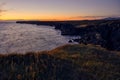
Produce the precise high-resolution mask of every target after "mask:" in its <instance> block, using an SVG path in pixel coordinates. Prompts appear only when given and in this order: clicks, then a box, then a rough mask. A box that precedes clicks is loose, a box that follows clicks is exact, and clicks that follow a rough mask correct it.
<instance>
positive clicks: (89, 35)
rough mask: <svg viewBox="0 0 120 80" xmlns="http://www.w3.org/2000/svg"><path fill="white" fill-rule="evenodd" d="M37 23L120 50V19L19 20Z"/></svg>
mask: <svg viewBox="0 0 120 80" xmlns="http://www.w3.org/2000/svg"><path fill="white" fill-rule="evenodd" d="M17 23H28V24H37V25H49V26H55V29H59V30H61V35H69V36H75V35H79V36H81V39H73V40H74V41H76V42H79V43H84V44H95V45H101V46H102V47H104V48H107V49H109V50H116V51H120V20H90V21H89V20H85V21H18V22H17Z"/></svg>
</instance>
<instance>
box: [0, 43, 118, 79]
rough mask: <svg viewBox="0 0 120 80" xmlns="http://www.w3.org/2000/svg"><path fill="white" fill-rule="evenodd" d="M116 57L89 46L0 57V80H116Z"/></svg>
mask: <svg viewBox="0 0 120 80" xmlns="http://www.w3.org/2000/svg"><path fill="white" fill-rule="evenodd" d="M119 79H120V53H118V52H110V51H107V50H105V49H103V48H101V47H99V46H93V45H87V46H86V45H83V44H81V45H65V46H62V47H59V48H56V49H54V50H52V51H48V52H46V51H44V52H30V53H26V54H17V53H15V54H8V55H2V54H1V55H0V80H119Z"/></svg>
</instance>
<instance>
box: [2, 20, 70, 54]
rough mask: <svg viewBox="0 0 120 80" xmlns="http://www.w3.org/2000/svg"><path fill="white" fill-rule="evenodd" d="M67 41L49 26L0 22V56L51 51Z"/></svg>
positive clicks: (66, 38)
mask: <svg viewBox="0 0 120 80" xmlns="http://www.w3.org/2000/svg"><path fill="white" fill-rule="evenodd" d="M69 39H70V37H66V36H62V35H61V33H60V31H59V30H55V29H54V27H51V26H43V25H31V24H18V23H15V22H0V54H8V53H26V52H33V51H35V52H38V51H44V50H51V49H54V48H56V47H58V46H62V45H64V44H68V41H69Z"/></svg>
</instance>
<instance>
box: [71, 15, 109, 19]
mask: <svg viewBox="0 0 120 80" xmlns="http://www.w3.org/2000/svg"><path fill="white" fill-rule="evenodd" d="M105 17H107V16H75V17H70V18H69V19H100V18H105Z"/></svg>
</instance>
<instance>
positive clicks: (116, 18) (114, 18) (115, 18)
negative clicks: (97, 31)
mask: <svg viewBox="0 0 120 80" xmlns="http://www.w3.org/2000/svg"><path fill="white" fill-rule="evenodd" d="M103 20H120V17H108V18H104V19H103Z"/></svg>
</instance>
